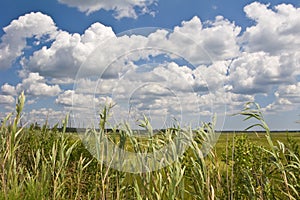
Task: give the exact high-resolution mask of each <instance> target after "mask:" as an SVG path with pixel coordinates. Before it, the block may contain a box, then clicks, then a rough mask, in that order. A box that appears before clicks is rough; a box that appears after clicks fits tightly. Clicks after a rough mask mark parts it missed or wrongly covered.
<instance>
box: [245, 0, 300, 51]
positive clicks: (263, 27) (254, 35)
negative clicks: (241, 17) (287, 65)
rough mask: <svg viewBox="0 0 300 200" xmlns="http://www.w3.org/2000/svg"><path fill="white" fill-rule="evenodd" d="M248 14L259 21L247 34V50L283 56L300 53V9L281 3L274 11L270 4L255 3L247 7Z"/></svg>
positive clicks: (247, 30)
mask: <svg viewBox="0 0 300 200" xmlns="http://www.w3.org/2000/svg"><path fill="white" fill-rule="evenodd" d="M244 11H245V12H246V15H247V17H249V18H250V19H252V20H254V21H255V22H256V24H255V25H254V26H251V27H248V28H247V29H246V31H245V33H244V34H243V37H242V41H243V42H244V43H245V46H244V48H245V50H246V51H250V52H255V51H264V52H268V53H270V54H271V55H279V54H280V53H287V52H293V51H299V50H300V49H299V47H300V38H299V34H300V8H295V7H294V6H292V5H290V4H280V5H277V6H275V7H274V10H272V9H270V8H269V6H268V5H265V4H261V3H258V2H254V3H251V4H249V5H247V6H245V8H244Z"/></svg>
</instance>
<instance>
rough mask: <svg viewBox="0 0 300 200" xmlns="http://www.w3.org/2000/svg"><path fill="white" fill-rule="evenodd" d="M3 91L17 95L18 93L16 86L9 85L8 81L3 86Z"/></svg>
mask: <svg viewBox="0 0 300 200" xmlns="http://www.w3.org/2000/svg"><path fill="white" fill-rule="evenodd" d="M1 91H2V93H3V94H6V95H11V96H15V95H16V94H17V91H16V88H15V86H12V85H9V84H8V83H5V84H4V85H2V86H1Z"/></svg>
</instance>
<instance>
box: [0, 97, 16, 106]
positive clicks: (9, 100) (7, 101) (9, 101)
mask: <svg viewBox="0 0 300 200" xmlns="http://www.w3.org/2000/svg"><path fill="white" fill-rule="evenodd" d="M14 103H15V98H14V97H13V96H10V95H0V104H2V105H13V104H14Z"/></svg>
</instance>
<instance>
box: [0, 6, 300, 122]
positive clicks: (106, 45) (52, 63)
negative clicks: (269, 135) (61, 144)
mask: <svg viewBox="0 0 300 200" xmlns="http://www.w3.org/2000/svg"><path fill="white" fill-rule="evenodd" d="M62 2H64V3H66V2H67V1H62ZM68 2H71V1H68ZM74 2H75V1H73V3H74ZM114 2H116V1H113V2H110V3H109V2H108V3H107V4H111V5H112V4H113V3H114ZM153 2H154V1H153ZM123 3H124V5H125V4H126V5H127V3H128V2H127V1H124V2H123ZM77 4H78V5H81V2H79V1H78V2H76V5H77ZM91 4H93V3H91ZM72 5H74V6H75V3H74V4H72ZM103 5H104V4H103ZM128 5H129V4H128ZM130 5H131V4H130ZM147 5H148V4H147ZM149 5H150V4H149ZM138 7H139V6H138ZM141 7H142V6H141ZM101 8H103V9H105V8H104V7H103V6H102V7H101ZM101 8H98V9H101ZM133 8H136V7H134V6H133ZM89 9H91V8H88V7H86V8H85V9H84V8H83V7H82V11H84V12H93V11H95V10H89ZM113 9H114V10H116V12H117V8H113ZM244 10H245V12H246V14H247V17H249V18H250V19H252V20H254V22H255V24H254V25H253V26H251V27H247V28H246V30H245V31H244V32H241V28H240V27H239V26H237V25H235V23H234V22H230V21H229V20H227V19H225V18H224V17H222V16H217V17H216V18H215V19H214V20H212V21H206V22H202V21H201V20H200V19H199V18H198V17H197V16H195V17H193V18H192V19H190V20H188V21H183V22H182V23H181V24H180V25H178V26H175V27H174V28H173V29H172V30H166V29H156V30H154V29H151V30H150V29H143V30H141V31H136V32H127V33H125V34H122V35H116V34H115V33H114V31H113V30H112V28H111V27H108V26H105V25H103V24H101V23H94V24H92V25H91V26H90V27H89V28H88V29H87V30H85V32H84V33H83V34H78V33H69V32H67V31H63V30H58V28H57V27H56V26H55V24H54V22H53V21H52V19H51V18H50V17H49V16H47V15H44V14H41V13H30V14H27V15H25V16H22V17H20V18H19V19H18V20H15V21H13V22H12V23H11V24H10V25H9V26H7V27H6V28H5V29H4V30H5V34H4V36H3V37H2V43H1V44H0V61H1V63H6V64H5V67H4V65H3V67H2V68H7V67H9V66H11V63H12V62H14V61H16V60H20V63H19V64H20V65H21V67H22V71H20V72H19V76H20V78H22V81H21V83H19V84H17V85H16V86H15V85H9V84H8V83H5V84H4V85H2V86H1V95H2V97H1V98H3V102H8V104H9V102H11V97H12V96H14V95H16V94H17V93H19V92H20V91H21V90H25V92H26V93H27V94H28V95H31V96H35V97H37V96H57V98H56V100H55V102H56V104H58V105H62V106H64V107H65V108H66V109H70V107H71V106H72V104H73V105H74V107H73V109H75V110H77V111H78V112H79V111H80V112H85V114H86V115H85V117H86V119H90V118H92V117H93V116H94V114H95V112H96V113H97V112H98V111H99V110H97V111H95V109H99V105H100V104H102V103H105V100H104V99H107V98H111V100H112V101H113V102H115V103H117V106H115V107H114V110H115V111H116V113H117V111H118V112H119V117H121V116H122V117H123V116H125V117H126V116H128V112H129V110H130V109H129V108H128V106H131V109H132V110H131V113H132V114H134V115H135V116H136V117H138V116H141V115H140V114H141V112H144V111H145V112H148V111H149V112H150V113H151V117H152V119H153V120H154V119H155V118H156V119H160V121H162V117H165V116H166V115H168V114H170V113H173V114H174V116H175V115H176V116H178V115H177V114H179V113H187V114H191V113H192V114H191V115H190V118H188V119H192V118H193V117H194V119H198V118H197V117H195V116H196V115H197V114H198V115H199V113H202V114H203V115H206V116H207V115H209V114H212V113H213V112H214V111H219V112H221V111H222V107H224V105H225V104H227V108H229V109H230V110H231V111H232V110H237V109H240V107H241V105H242V104H243V103H245V102H247V101H254V100H255V99H256V95H257V94H263V95H265V96H266V98H267V99H268V102H271V103H270V104H269V105H268V106H267V107H266V108H264V109H265V110H270V109H276V108H277V107H278V106H281V108H282V109H290V110H291V109H295V108H297V105H298V104H299V95H297V94H299V90H298V87H299V76H300V67H299V63H300V59H299V57H300V49H299V46H300V45H299V43H300V40H299V37H298V36H299V33H300V30H299V27H300V25H299V22H300V19H299V13H300V11H299V9H297V8H295V7H293V6H291V5H286V4H281V5H278V6H275V7H274V9H271V8H269V6H268V5H264V4H261V3H257V2H255V3H251V4H249V5H247V6H246V7H245V9H244ZM26 20H28V22H27V21H26ZM41 20H42V21H43V20H44V21H45V22H44V21H43V23H46V26H44V25H41V28H40V27H39V25H40V24H41V23H42V22H40V21H41ZM32 21H35V22H32ZM37 27H38V28H37ZM19 30H20V31H22V32H24V34H20V31H19ZM15 37H16V39H14V38H15ZM33 37H34V38H35V39H34V40H35V41H36V43H40V45H38V46H35V48H34V51H33V53H32V54H30V55H27V54H26V48H27V47H28V46H32V45H33V46H34V45H35V44H27V43H26V39H28V38H33ZM45 38H46V39H45ZM45 41H47V42H48V43H47V46H46V45H44V44H43V42H45ZM26 46H27V47H26ZM1 59H2V60H1ZM73 82H74V83H75V86H76V87H75V89H74V90H70V87H69V86H70V85H71V84H72V83H73ZM63 88H67V89H65V90H63ZM274 91H275V93H274ZM8 104H7V105H8ZM126 106H127V107H126ZM91 113H93V115H92V116H89V115H90V114H91ZM193 114H195V115H193ZM192 115H193V117H192ZM168 116H171V115H168ZM86 121H87V122H88V120H86ZM157 122H159V120H158V121H157Z"/></svg>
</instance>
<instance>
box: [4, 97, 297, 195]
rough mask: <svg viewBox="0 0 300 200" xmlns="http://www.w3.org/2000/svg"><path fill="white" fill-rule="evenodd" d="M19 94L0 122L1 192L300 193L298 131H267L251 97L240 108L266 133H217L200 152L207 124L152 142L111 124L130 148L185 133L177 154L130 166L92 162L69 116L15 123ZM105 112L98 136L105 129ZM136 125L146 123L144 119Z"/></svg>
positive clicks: (146, 147) (149, 147)
mask: <svg viewBox="0 0 300 200" xmlns="http://www.w3.org/2000/svg"><path fill="white" fill-rule="evenodd" d="M24 101H25V96H24V94H21V95H20V97H19V99H18V104H17V106H16V115H15V117H14V118H13V119H12V115H9V116H7V118H6V119H4V122H3V124H2V126H1V129H0V145H1V146H0V165H1V166H0V179H1V180H0V181H1V185H0V199H155V200H156V199H168V200H169V199H300V178H299V177H300V147H299V134H298V133H294V134H293V135H290V134H287V133H282V134H278V133H277V134H272V133H271V132H270V130H269V128H268V126H267V124H266V123H265V121H264V119H263V116H262V113H261V112H260V109H259V106H258V105H256V104H253V103H252V104H250V103H249V104H247V105H246V107H245V109H244V110H243V111H241V113H240V114H241V115H244V116H245V117H246V119H250V118H251V119H253V118H254V119H257V122H258V123H257V124H254V125H253V126H260V127H262V128H263V129H264V130H265V133H264V134H261V133H260V134H258V135H255V134H251V135H250V134H249V135H246V134H235V135H234V134H229V133H228V134H223V135H221V137H220V139H219V141H218V143H217V144H216V147H215V148H212V149H211V150H210V151H209V153H208V155H207V156H205V157H204V156H203V155H202V151H201V150H202V148H203V146H204V145H205V144H207V141H209V140H210V139H211V137H212V136H213V135H214V134H215V132H214V129H213V125H212V126H211V125H208V124H203V127H201V128H199V130H197V131H191V130H189V129H181V128H180V127H173V128H171V129H168V130H167V132H166V133H164V135H160V136H155V137H153V138H154V139H152V140H151V142H145V141H139V140H138V139H136V138H135V137H132V130H131V129H130V128H129V127H128V126H126V125H125V126H124V127H125V128H124V129H123V130H120V131H114V130H113V134H112V136H113V138H112V140H113V141H114V142H115V143H116V145H118V147H120V148H122V149H127V150H130V151H133V152H141V151H142V152H146V151H147V152H149V151H151V152H155V151H157V149H158V148H160V147H161V145H164V144H166V143H172V142H174V141H173V140H172V138H174V135H175V136H176V135H178V134H179V133H180V132H181V133H184V134H183V135H184V136H185V137H186V138H188V139H189V148H188V149H187V151H186V152H185V153H184V154H183V155H182V156H180V157H179V158H178V160H177V161H176V162H174V163H170V165H168V166H166V167H164V168H161V169H159V170H156V171H153V172H145V173H137V174H133V173H126V172H122V171H117V170H115V169H113V168H111V167H110V165H104V164H101V162H98V160H97V159H95V158H94V157H93V156H92V155H91V154H90V153H89V152H88V151H87V150H86V148H85V147H84V145H83V142H82V141H81V140H80V138H79V137H78V136H77V135H76V134H68V133H65V129H66V125H67V121H68V117H66V119H65V120H64V123H63V124H64V128H63V130H62V132H59V131H57V129H53V130H48V129H47V128H45V127H42V128H40V129H34V128H33V127H31V128H24V127H19V126H18V122H19V121H20V118H21V112H22V109H23V106H24ZM104 112H105V114H102V115H101V122H100V130H99V133H94V134H95V135H98V136H101V135H103V134H107V133H106V132H105V130H104V127H105V122H106V116H107V113H106V112H107V109H105V110H104ZM142 125H143V126H144V127H145V129H146V130H147V131H152V128H151V126H150V124H149V123H148V122H147V120H146V119H145V121H144V122H143V123H142ZM249 128H251V127H249ZM94 132H95V131H94ZM191 133H193V134H195V137H191ZM100 142H101V141H100ZM175 142H176V141H175ZM99 158H101V157H99Z"/></svg>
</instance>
